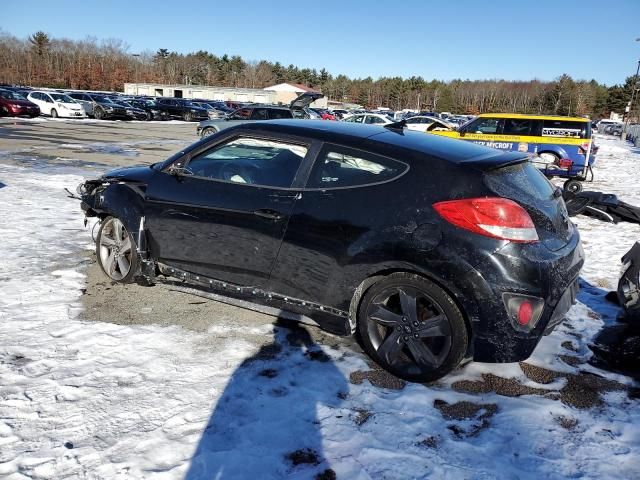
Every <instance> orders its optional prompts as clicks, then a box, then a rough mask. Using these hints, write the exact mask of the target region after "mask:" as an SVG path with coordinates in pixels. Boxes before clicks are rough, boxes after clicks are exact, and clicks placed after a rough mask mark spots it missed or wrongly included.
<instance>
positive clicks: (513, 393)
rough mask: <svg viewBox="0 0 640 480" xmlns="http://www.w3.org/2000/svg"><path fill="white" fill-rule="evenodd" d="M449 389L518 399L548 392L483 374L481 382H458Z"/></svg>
mask: <svg viewBox="0 0 640 480" xmlns="http://www.w3.org/2000/svg"><path fill="white" fill-rule="evenodd" d="M451 387H452V388H453V389H454V390H456V391H457V392H464V393H490V392H495V393H497V394H498V395H502V396H503V397H520V396H522V395H545V394H547V393H549V390H545V389H543V388H533V387H528V386H526V385H522V384H521V383H520V382H518V381H517V380H514V379H512V378H502V377H498V376H497V375H493V374H491V373H483V374H482V380H460V381H458V382H454V383H453V385H451Z"/></svg>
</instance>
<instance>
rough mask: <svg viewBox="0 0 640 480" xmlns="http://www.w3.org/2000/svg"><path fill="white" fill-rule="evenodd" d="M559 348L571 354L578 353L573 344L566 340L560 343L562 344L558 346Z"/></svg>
mask: <svg viewBox="0 0 640 480" xmlns="http://www.w3.org/2000/svg"><path fill="white" fill-rule="evenodd" d="M560 346H561V347H562V348H566V349H567V350H570V351H572V352H577V351H578V348H577V347H576V346H575V345H574V343H573V342H570V341H568V340H567V341H565V342H562V343H561V344H560Z"/></svg>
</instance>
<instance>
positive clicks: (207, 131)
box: [202, 127, 217, 137]
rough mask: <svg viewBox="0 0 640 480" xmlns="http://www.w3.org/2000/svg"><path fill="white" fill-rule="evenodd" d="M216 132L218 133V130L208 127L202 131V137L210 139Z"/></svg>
mask: <svg viewBox="0 0 640 480" xmlns="http://www.w3.org/2000/svg"><path fill="white" fill-rule="evenodd" d="M216 132H217V130H216V129H215V128H213V127H207V128H205V129H204V130H202V136H203V137H208V136H209V135H213V134H214V133H216Z"/></svg>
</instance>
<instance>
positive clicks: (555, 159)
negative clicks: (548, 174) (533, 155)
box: [538, 152, 560, 165]
mask: <svg viewBox="0 0 640 480" xmlns="http://www.w3.org/2000/svg"><path fill="white" fill-rule="evenodd" d="M538 156H539V157H540V158H541V159H542V160H543V161H544V163H547V164H554V165H559V164H560V157H559V156H558V155H556V154H555V153H553V152H541V153H539V154H538Z"/></svg>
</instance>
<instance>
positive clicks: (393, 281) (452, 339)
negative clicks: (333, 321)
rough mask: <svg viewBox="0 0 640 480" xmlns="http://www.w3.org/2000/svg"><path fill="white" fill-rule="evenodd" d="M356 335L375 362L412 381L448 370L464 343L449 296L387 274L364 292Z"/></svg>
mask: <svg viewBox="0 0 640 480" xmlns="http://www.w3.org/2000/svg"><path fill="white" fill-rule="evenodd" d="M358 334H359V335H360V338H361V340H362V345H363V347H364V349H365V351H366V352H367V354H368V355H369V356H370V357H371V358H372V359H373V360H375V362H376V363H378V364H379V365H380V366H382V367H383V368H384V369H385V370H387V371H389V372H391V373H393V374H394V375H396V376H398V377H400V378H404V379H405V380H409V381H412V382H431V381H434V380H437V379H439V378H442V377H444V376H445V375H447V374H448V373H450V372H451V371H453V370H454V369H455V368H456V367H457V366H458V365H460V363H461V362H462V360H463V359H464V355H465V353H466V351H467V347H468V343H469V338H468V334H467V328H466V324H465V320H464V317H463V316H462V312H461V311H460V309H459V308H458V306H457V305H456V304H455V302H454V301H453V299H452V298H451V296H449V294H448V293H447V292H445V291H444V290H443V289H442V288H440V287H439V286H438V285H436V284H435V283H433V282H431V281H429V280H427V279H426V278H424V277H421V276H419V275H415V274H410V273H394V274H391V275H389V276H387V277H385V278H383V279H382V280H380V281H379V282H377V283H376V284H374V285H373V286H372V287H371V288H369V290H367V292H366V294H365V295H364V297H363V299H362V302H361V304H360V308H359V309H358Z"/></svg>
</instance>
